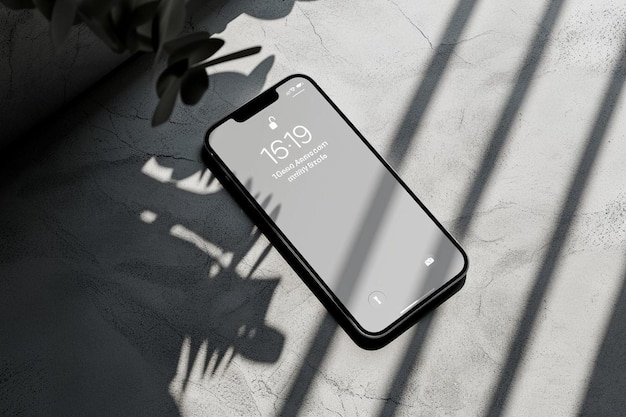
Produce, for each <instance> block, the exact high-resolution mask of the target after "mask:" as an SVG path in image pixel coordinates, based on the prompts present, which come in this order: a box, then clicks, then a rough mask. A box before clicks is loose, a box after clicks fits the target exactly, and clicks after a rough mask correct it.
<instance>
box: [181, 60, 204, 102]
mask: <svg viewBox="0 0 626 417" xmlns="http://www.w3.org/2000/svg"><path fill="white" fill-rule="evenodd" d="M208 88H209V77H208V76H207V74H206V70H205V69H204V68H193V69H190V70H189V71H187V73H186V74H185V75H184V76H183V80H182V83H181V85H180V98H181V99H182V100H183V103H185V104H187V105H190V106H192V105H194V104H197V103H198V102H199V101H200V99H201V98H202V96H203V95H204V92H205V91H206V90H208Z"/></svg>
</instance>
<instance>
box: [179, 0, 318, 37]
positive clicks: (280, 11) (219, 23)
mask: <svg viewBox="0 0 626 417" xmlns="http://www.w3.org/2000/svg"><path fill="white" fill-rule="evenodd" d="M313 1H315V0H282V1H279V2H277V1H259V0H217V1H206V0H190V1H188V2H187V9H188V10H189V11H190V12H189V15H190V18H188V19H187V20H188V21H189V24H190V25H191V26H192V27H193V26H195V25H197V24H198V22H200V24H203V23H204V21H205V20H207V23H208V31H209V33H221V32H223V31H224V30H226V26H227V25H228V23H229V22H231V21H232V20H234V19H236V18H237V17H239V15H241V14H244V13H245V14H247V15H249V16H252V17H256V18H257V19H262V20H276V19H280V18H283V17H285V16H287V15H288V14H289V13H291V11H292V10H293V8H294V6H295V5H296V2H313ZM207 18H208V19H207Z"/></svg>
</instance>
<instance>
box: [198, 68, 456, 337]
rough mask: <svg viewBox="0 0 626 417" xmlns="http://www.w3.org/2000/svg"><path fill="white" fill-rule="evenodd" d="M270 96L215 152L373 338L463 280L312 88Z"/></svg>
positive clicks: (424, 220)
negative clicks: (426, 299)
mask: <svg viewBox="0 0 626 417" xmlns="http://www.w3.org/2000/svg"><path fill="white" fill-rule="evenodd" d="M276 91H277V92H278V93H279V99H278V100H277V101H276V102H274V103H272V104H271V105H270V106H268V107H266V108H265V109H263V110H262V111H260V112H259V113H257V114H256V115H254V116H253V117H251V118H250V119H248V120H246V121H245V122H241V123H240V122H236V121H235V120H233V119H229V120H227V121H226V122H225V123H223V124H222V125H221V126H219V127H218V128H217V129H215V130H214V131H213V132H212V133H211V135H210V137H209V141H210V143H211V146H212V148H213V149H214V151H215V152H216V153H217V154H218V155H219V156H220V157H221V158H222V160H223V161H224V163H225V164H226V165H227V166H229V168H230V169H231V170H232V171H233V172H234V173H235V175H236V176H237V178H238V180H239V181H240V182H241V183H242V184H246V188H247V189H248V191H249V192H250V194H251V195H253V196H254V197H255V199H256V200H257V201H258V202H259V203H262V204H263V205H264V206H265V207H266V210H267V211H268V212H272V211H274V213H275V214H276V213H277V214H276V215H275V216H273V217H274V218H275V222H276V224H277V225H278V227H279V228H280V229H281V230H282V231H283V233H284V234H285V236H287V238H288V239H289V240H290V241H291V243H292V244H293V245H294V246H295V247H296V248H297V249H298V250H299V251H300V253H301V254H302V255H303V256H304V257H305V258H306V259H307V261H308V262H309V264H310V265H311V266H312V267H313V268H314V269H315V271H316V272H317V274H318V275H319V276H320V277H321V278H322V279H323V280H324V281H325V282H326V284H327V285H328V286H329V288H330V289H331V290H332V291H333V292H334V293H335V294H336V295H337V296H338V298H339V299H340V300H341V302H342V303H343V304H344V305H345V306H346V307H347V309H348V310H349V311H350V312H351V314H352V315H353V316H354V318H355V319H356V320H357V322H359V324H360V325H361V326H362V327H363V328H364V329H365V330H366V331H369V332H379V331H381V330H383V329H385V328H386V327H388V326H389V325H390V324H391V323H393V322H394V321H395V320H397V319H398V318H399V317H400V315H401V313H403V312H405V311H406V310H407V309H408V307H410V306H412V305H415V303H416V302H417V301H418V300H420V299H422V298H423V297H425V296H426V295H428V293H429V292H431V291H432V290H434V289H436V288H438V287H440V286H441V285H442V284H444V283H445V282H447V281H449V280H450V279H452V278H454V277H455V276H456V275H457V274H459V273H460V272H461V270H462V269H463V266H464V260H463V256H462V255H461V253H460V252H459V251H458V250H457V249H456V247H455V246H454V244H453V243H452V242H451V241H450V240H449V239H448V238H447V237H446V236H445V234H443V233H442V232H441V230H440V229H439V228H438V227H437V225H436V224H434V223H433V222H432V221H431V220H430V218H429V217H428V215H427V214H426V213H425V212H424V211H423V210H422V208H421V207H420V206H419V204H417V202H416V201H415V200H414V199H413V198H412V197H411V196H410V195H409V194H408V193H407V192H406V191H405V190H404V188H403V187H402V186H401V185H399V184H398V183H397V182H396V180H395V178H394V177H393V175H392V174H391V173H390V172H389V171H388V170H387V169H386V168H385V167H384V166H383V165H382V164H381V163H380V161H379V160H378V159H377V158H376V156H375V155H374V154H373V153H372V152H371V151H370V150H369V149H368V147H367V146H366V145H365V144H364V143H363V142H362V141H361V139H360V138H359V137H358V136H357V135H356V134H355V133H354V131H353V130H352V129H351V128H350V126H348V125H347V124H346V122H345V121H344V120H343V119H342V117H341V116H340V115H339V114H337V112H336V111H335V110H334V109H333V107H332V106H331V105H330V104H329V103H328V101H327V100H326V99H325V98H324V96H323V95H322V94H321V93H320V92H319V91H318V90H317V89H316V87H315V86H314V85H313V84H312V83H311V82H310V81H308V80H307V79H305V78H300V77H297V78H292V79H290V80H289V81H287V82H286V83H284V84H282V85H280V86H279V87H277V89H276ZM429 258H430V259H429Z"/></svg>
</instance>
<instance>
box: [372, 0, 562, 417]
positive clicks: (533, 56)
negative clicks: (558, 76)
mask: <svg viewBox="0 0 626 417" xmlns="http://www.w3.org/2000/svg"><path fill="white" fill-rule="evenodd" d="M561 5H562V0H554V1H552V2H551V3H550V4H549V5H548V7H547V10H546V13H545V14H544V16H543V19H542V22H541V23H540V24H539V29H538V31H537V33H536V34H535V36H534V38H533V40H532V41H531V43H530V47H529V49H528V52H527V54H526V57H525V58H524V64H523V66H522V68H521V69H520V70H519V72H518V75H517V81H516V83H515V86H514V88H513V90H512V92H511V94H510V96H509V99H508V100H507V103H506V105H505V106H504V108H503V110H502V114H501V115H500V117H499V118H498V123H497V128H496V131H495V132H494V134H493V136H492V137H491V139H490V141H489V145H488V146H487V150H486V152H485V155H484V156H483V160H482V162H481V166H480V168H479V171H478V174H477V175H476V177H475V178H474V180H473V182H472V187H471V189H470V190H469V191H468V193H467V196H466V198H465V201H464V203H463V206H462V209H461V211H460V216H459V217H458V218H459V220H458V221H457V222H456V224H455V225H454V226H453V229H452V230H453V233H454V235H455V236H456V237H457V238H458V239H459V240H461V241H462V240H463V239H464V238H465V237H466V235H467V231H468V229H469V226H470V224H471V221H472V219H473V214H474V211H475V210H476V206H477V205H478V202H479V201H480V196H481V195H482V193H483V191H484V190H485V187H486V185H487V183H488V181H489V179H490V177H491V174H492V171H493V167H494V166H495V162H496V160H497V158H498V156H499V155H500V152H501V151H502V149H503V147H504V145H505V143H506V141H507V139H508V134H509V131H510V129H511V126H512V124H513V121H514V118H515V116H516V115H517V114H518V112H519V109H520V107H521V105H522V103H523V101H524V98H525V96H526V93H527V92H528V89H529V87H530V84H531V82H532V79H533V76H534V74H535V72H536V70H537V67H538V66H539V62H540V60H541V56H542V55H543V52H544V50H545V48H546V45H547V42H548V40H549V37H550V33H551V31H552V27H553V26H554V22H555V21H556V18H557V16H558V14H559V11H560V8H561ZM432 322H433V320H432V319H431V320H429V321H428V322H426V323H425V325H424V326H423V327H421V328H419V329H418V331H416V333H415V335H414V337H413V338H412V339H411V342H410V343H409V346H408V347H407V350H406V353H405V354H404V356H403V360H402V362H401V364H400V365H399V366H398V368H397V371H396V375H395V378H394V380H393V382H392V384H391V388H390V390H389V392H388V395H387V398H390V399H391V401H387V402H386V403H385V405H384V406H383V407H382V409H381V410H380V414H379V415H381V416H392V415H395V413H396V409H397V406H398V404H399V403H400V400H401V399H402V396H403V395H404V391H405V390H406V386H407V382H408V380H409V378H410V376H411V373H412V372H413V370H414V369H415V368H416V366H417V365H418V364H419V362H418V361H417V360H418V359H419V353H420V351H421V346H422V342H423V340H424V338H425V336H426V334H427V333H428V328H429V327H430V324H431V323H432Z"/></svg>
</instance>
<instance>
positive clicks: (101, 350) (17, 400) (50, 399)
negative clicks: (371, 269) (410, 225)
mask: <svg viewBox="0 0 626 417" xmlns="http://www.w3.org/2000/svg"><path fill="white" fill-rule="evenodd" d="M149 58H150V57H147V56H140V57H137V58H134V59H133V60H131V61H129V62H128V63H127V64H124V65H123V66H122V67H120V68H118V69H117V70H115V71H114V72H112V73H111V74H110V75H109V76H107V77H106V78H105V79H103V80H101V81H100V82H99V83H98V84H97V85H96V86H95V87H93V88H92V89H90V90H89V91H87V92H86V93H84V94H82V95H81V96H80V97H79V98H78V99H76V100H74V101H73V102H72V103H71V104H70V105H69V106H68V107H66V108H65V109H64V110H63V111H60V112H57V113H56V114H55V115H54V117H52V118H51V119H49V120H48V121H47V122H45V123H44V124H43V125H42V126H41V127H39V128H37V129H34V130H33V131H31V132H30V133H29V134H28V135H27V136H25V137H23V138H22V140H20V141H19V143H17V142H16V143H13V144H12V145H11V147H10V148H9V149H8V150H7V152H5V153H3V156H2V158H1V159H0V163H1V167H0V172H1V176H0V178H1V179H0V204H1V205H2V207H3V209H2V216H1V217H0V235H2V236H3V239H2V241H1V243H0V256H1V259H0V277H2V278H1V280H0V340H2V343H0V369H1V370H2V375H3V377H2V379H1V380H0V398H2V404H1V408H0V410H1V411H0V413H2V414H6V415H94V416H98V415H107V416H108V415H150V416H156V415H178V414H179V412H180V410H179V408H178V404H177V401H178V400H177V399H176V398H173V397H172V395H170V393H171V389H172V387H171V385H170V384H171V382H172V380H173V378H174V377H175V376H180V375H179V372H178V371H179V369H178V367H177V363H179V359H180V356H181V353H182V350H183V348H185V347H186V346H187V349H188V351H189V353H190V354H189V363H194V364H196V363H198V355H199V354H200V353H202V356H201V359H202V361H200V363H201V365H202V366H203V368H204V369H203V372H204V373H205V374H208V375H214V377H215V378H219V375H220V372H222V373H223V372H229V373H231V374H232V373H236V372H238V370H237V369H233V368H236V367H228V362H229V360H231V359H232V358H233V357H234V356H235V355H239V356H242V357H245V358H247V359H248V360H251V361H257V362H264V363H273V362H275V361H277V360H278V358H279V356H280V354H281V352H282V349H283V346H284V336H283V335H282V333H281V332H279V331H278V330H277V329H276V328H274V327H272V326H271V325H270V324H269V323H267V322H266V320H265V317H266V313H267V309H268V306H269V304H270V302H271V300H272V296H273V294H274V291H275V289H276V287H277V285H278V282H279V278H278V277H269V278H264V279H252V278H250V277H249V275H250V274H251V273H252V272H253V271H254V269H255V268H257V267H258V265H259V264H260V263H261V262H262V261H263V258H264V257H265V256H266V255H267V253H268V249H267V247H264V246H263V245H267V244H266V242H265V241H263V240H259V237H260V234H259V232H258V231H255V228H254V225H253V224H252V223H251V222H250V221H249V220H248V219H247V218H246V216H244V215H243V214H239V215H238V213H241V212H240V210H239V208H238V206H237V205H236V204H235V203H234V202H233V201H232V200H231V198H230V197H229V196H228V194H227V193H226V192H225V191H223V190H222V189H221V188H220V187H219V186H217V185H216V184H215V183H213V182H212V181H211V180H210V178H208V177H205V178H207V179H208V181H207V182H206V184H204V185H205V186H206V187H205V188H206V190H205V191H206V192H204V193H202V192H201V193H193V192H189V191H187V190H185V189H184V188H181V187H179V185H180V184H181V182H182V181H183V180H189V179H190V178H192V177H193V176H194V175H196V174H198V176H200V174H202V173H203V172H205V168H204V164H203V163H202V161H201V158H200V151H201V146H202V145H201V143H202V140H201V139H202V137H203V134H204V132H205V130H206V128H207V126H208V124H209V123H211V122H212V121H216V120H218V119H219V118H221V117H222V116H223V115H224V114H226V110H225V111H224V113H221V114H220V113H219V112H217V114H215V113H213V112H211V113H210V114H209V115H208V116H207V119H208V120H205V121H204V122H205V123H206V124H201V123H196V124H188V123H176V122H172V123H169V124H168V125H167V126H164V127H162V128H160V129H151V128H150V127H149V120H150V106H151V104H150V103H154V102H155V101H156V97H155V94H154V93H153V91H152V89H150V90H148V87H146V86H147V85H149V86H151V83H150V81H149V80H146V78H147V77H145V73H146V71H147V70H148V69H149V68H150V65H151V62H150V59H149ZM272 62H273V58H271V57H270V58H268V59H267V60H266V61H264V62H262V63H261V64H259V66H258V67H257V70H255V71H253V72H252V73H251V74H250V75H245V74H236V73H223V74H221V75H220V74H216V75H215V77H213V78H212V82H214V83H215V88H216V89H222V90H229V91H230V100H231V101H232V102H233V104H234V105H238V104H241V103H243V102H245V101H247V100H248V99H250V98H251V97H252V96H253V95H255V94H256V93H258V92H259V91H260V90H261V88H262V86H263V84H264V83H265V80H266V77H267V72H268V71H269V69H270V68H271V66H272ZM223 83H229V85H230V86H229V87H228V86H224V84H223ZM231 83H232V84H231ZM237 91H238V92H239V93H237ZM242 92H245V94H248V95H249V96H243V95H242ZM146 103H147V104H146ZM120 106H121V107H120ZM124 106H128V107H124ZM119 108H122V110H119ZM128 108H133V109H134V113H135V114H133V113H132V112H130V111H128ZM146 109H148V110H146ZM190 149H191V151H190ZM155 155H156V159H157V160H158V161H159V164H160V165H162V166H163V167H165V168H169V169H171V178H169V179H165V180H164V181H163V182H159V181H157V180H155V179H154V178H153V177H149V176H147V175H145V174H144V173H142V172H141V170H142V167H144V166H145V164H146V162H147V161H148V160H149V158H150V157H151V156H155ZM270 203H271V202H270V201H268V204H270ZM244 258H245V260H244ZM248 263H249V264H250V265H252V266H251V267H248ZM200 347H202V352H200V350H201V349H200ZM187 368H188V369H191V368H192V367H191V366H189V367H187ZM186 378H188V376H185V375H183V379H186ZM179 388H180V389H179V390H178V391H177V393H178V394H181V395H182V394H184V391H185V389H186V388H187V387H186V385H185V381H183V385H182V387H179ZM239 399H240V402H242V404H244V405H245V403H246V401H248V402H249V403H250V402H252V398H251V394H250V393H249V392H248V391H245V389H244V388H243V387H242V391H241V393H240V398H239ZM175 400H176V401H175ZM242 407H243V408H241V410H240V411H241V413H243V414H246V413H247V410H248V409H246V408H245V407H244V406H242Z"/></svg>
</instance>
